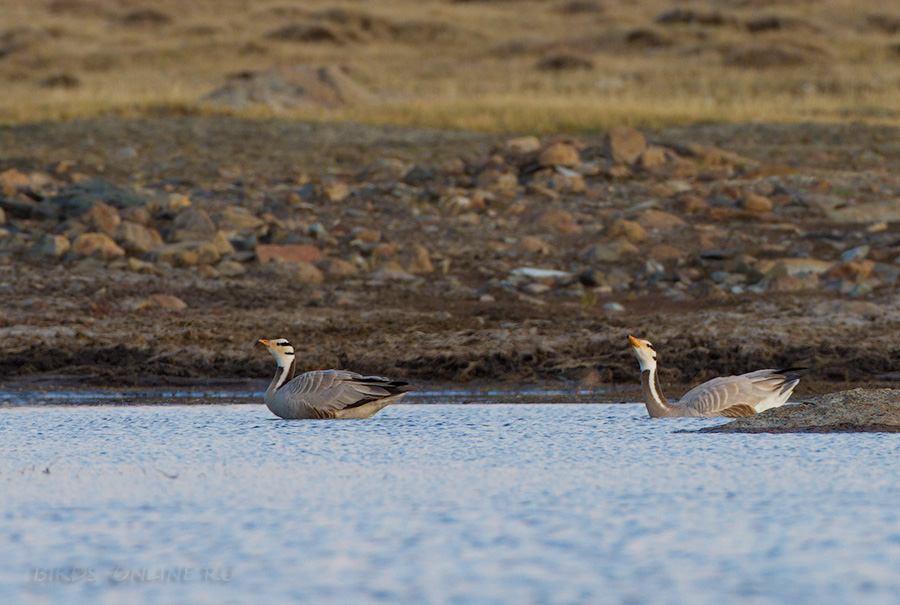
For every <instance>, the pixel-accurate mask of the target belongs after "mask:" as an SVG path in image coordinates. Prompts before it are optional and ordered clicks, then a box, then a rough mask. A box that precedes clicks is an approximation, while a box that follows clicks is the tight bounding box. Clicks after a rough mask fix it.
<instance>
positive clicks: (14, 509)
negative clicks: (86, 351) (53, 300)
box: [0, 399, 900, 605]
mask: <svg viewBox="0 0 900 605" xmlns="http://www.w3.org/2000/svg"><path fill="white" fill-rule="evenodd" d="M213 401H218V400H216V399H213ZM645 416H646V412H645V410H644V409H643V406H638V405H467V406H461V405H395V406H391V407H389V408H387V409H385V410H384V411H383V412H381V413H380V414H379V415H377V416H375V417H374V418H372V419H371V420H367V421H344V422H333V421H294V422H289V421H282V420H277V419H273V417H272V416H271V414H270V413H269V412H268V410H266V408H265V407H263V406H261V405H220V404H215V405H189V406H188V405H167V406H114V405H104V406H91V407H87V406H73V405H69V406H41V407H12V406H0V543H2V549H0V595H3V598H2V602H3V603H18V602H23V603H24V602H27V603H51V602H52V603H60V602H65V603H116V604H118V603H148V604H149V603H250V602H252V603H285V602H290V601H303V602H315V603H366V602H396V601H403V602H417V603H418V602H425V603H621V602H628V603H644V602H654V603H717V604H718V603H724V602H728V603H731V602H748V603H770V602H782V603H810V604H817V605H818V604H821V603H851V602H852V603H862V602H865V603H897V602H898V601H900V435H897V434H835V435H822V434H816V435H707V434H702V435H701V434H691V433H679V432H675V431H676V430H677V429H684V428H697V427H702V426H709V425H712V424H718V423H721V422H723V421H722V420H718V419H716V420H702V419H697V420H691V419H675V420H655V421H651V420H649V419H647V418H646V417H645Z"/></svg>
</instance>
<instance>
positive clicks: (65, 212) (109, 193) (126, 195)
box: [49, 177, 146, 218]
mask: <svg viewBox="0 0 900 605" xmlns="http://www.w3.org/2000/svg"><path fill="white" fill-rule="evenodd" d="M99 203H104V204H107V205H109V206H113V207H114V208H117V209H120V210H121V209H123V208H131V207H139V206H143V205H144V204H145V203H146V200H145V199H144V198H142V197H141V196H139V195H138V194H136V193H134V192H133V191H129V190H127V189H123V188H120V187H116V186H115V185H113V184H112V183H110V182H109V181H107V180H105V179H102V178H100V177H93V178H90V179H87V180H84V181H81V182H78V183H75V184H74V185H69V186H68V187H66V188H65V189H63V190H62V191H60V192H59V193H58V194H57V195H55V196H53V197H52V198H50V200H49V204H50V205H51V206H52V207H55V208H57V209H58V211H59V212H60V214H61V215H62V216H63V218H68V217H70V216H75V215H79V214H82V213H84V212H85V211H87V210H90V209H91V208H92V207H94V206H95V205H97V204H99Z"/></svg>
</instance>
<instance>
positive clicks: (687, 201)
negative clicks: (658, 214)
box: [674, 194, 709, 214]
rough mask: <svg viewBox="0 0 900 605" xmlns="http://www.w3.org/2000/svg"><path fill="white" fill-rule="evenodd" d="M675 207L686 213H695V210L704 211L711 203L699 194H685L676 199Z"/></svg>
mask: <svg viewBox="0 0 900 605" xmlns="http://www.w3.org/2000/svg"><path fill="white" fill-rule="evenodd" d="M674 208H675V210H677V211H679V212H683V213H685V214H694V213H695V212H704V211H705V210H706V209H707V208H709V204H708V203H707V202H706V200H705V199H703V198H702V197H700V196H699V195H694V194H685V195H681V196H679V197H678V199H676V200H675V204H674Z"/></svg>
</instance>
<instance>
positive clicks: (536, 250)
mask: <svg viewBox="0 0 900 605" xmlns="http://www.w3.org/2000/svg"><path fill="white" fill-rule="evenodd" d="M518 248H519V250H520V251H521V252H524V253H525V254H549V253H550V252H551V250H552V248H551V246H550V244H548V243H547V242H545V241H544V240H542V239H541V238H539V237H535V236H533V235H526V236H525V237H523V238H521V239H519V244H518Z"/></svg>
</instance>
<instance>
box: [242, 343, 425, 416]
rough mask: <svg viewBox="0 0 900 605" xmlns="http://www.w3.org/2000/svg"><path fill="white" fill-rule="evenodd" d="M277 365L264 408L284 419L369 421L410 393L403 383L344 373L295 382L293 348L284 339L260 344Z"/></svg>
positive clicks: (317, 374) (302, 377)
mask: <svg viewBox="0 0 900 605" xmlns="http://www.w3.org/2000/svg"><path fill="white" fill-rule="evenodd" d="M259 342H260V344H262V345H263V346H265V347H266V348H267V349H268V350H269V352H270V353H271V354H272V356H273V357H275V360H276V361H277V362H278V371H277V372H276V373H275V378H273V379H272V383H271V384H270V385H269V388H268V389H266V397H265V401H266V406H267V407H268V408H269V409H270V410H271V411H272V413H273V414H275V415H276V416H279V417H281V418H285V419H291V420H294V419H314V418H369V417H371V416H372V415H374V414H376V413H377V412H378V411H379V410H381V409H382V408H384V407H385V406H387V405H388V404H391V403H394V402H395V401H397V400H399V399H400V398H401V397H403V395H404V394H405V393H406V392H407V391H408V390H409V388H408V386H407V383H406V382H403V381H402V380H391V379H390V378H382V377H381V376H363V375H362V374H357V373H356V372H349V371H347V370H315V371H312V372H306V373H305V374H301V375H300V376H297V377H296V378H294V379H292V380H289V379H288V378H289V377H290V376H293V373H294V368H295V364H296V360H295V357H294V347H292V346H291V343H289V342H288V341H287V340H285V339H284V338H279V339H276V340H260V341H259Z"/></svg>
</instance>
